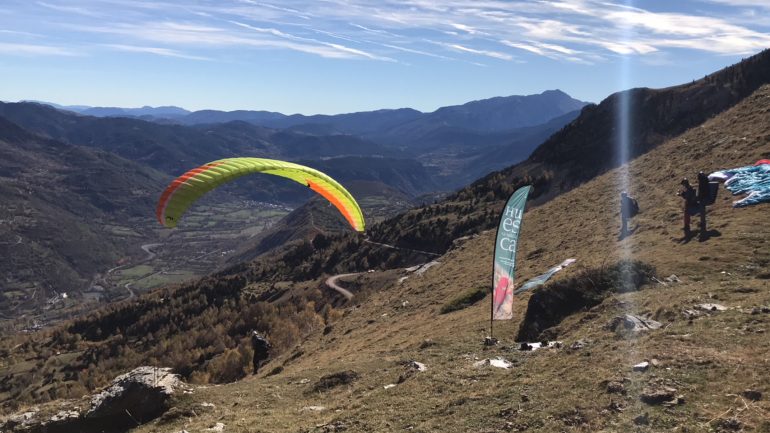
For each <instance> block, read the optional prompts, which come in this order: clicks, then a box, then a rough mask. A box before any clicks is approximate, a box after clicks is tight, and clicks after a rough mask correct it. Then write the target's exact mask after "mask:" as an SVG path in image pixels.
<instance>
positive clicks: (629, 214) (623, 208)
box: [620, 191, 639, 239]
mask: <svg viewBox="0 0 770 433" xmlns="http://www.w3.org/2000/svg"><path fill="white" fill-rule="evenodd" d="M638 212H639V205H638V204H637V203H636V200H634V199H633V198H632V197H631V196H629V195H628V193H627V192H625V191H623V192H621V193H620V239H623V238H625V237H626V236H628V235H629V231H628V220H629V218H633V217H634V216H635V215H636V214H637V213H638Z"/></svg>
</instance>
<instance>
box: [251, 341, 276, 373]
mask: <svg viewBox="0 0 770 433" xmlns="http://www.w3.org/2000/svg"><path fill="white" fill-rule="evenodd" d="M251 347H252V349H254V358H253V359H252V367H253V368H254V374H257V371H259V367H261V366H262V364H263V363H264V362H265V361H267V359H268V358H270V349H272V348H273V346H272V345H270V342H269V341H267V338H265V337H264V336H262V335H261V334H260V333H259V332H257V331H252V333H251Z"/></svg>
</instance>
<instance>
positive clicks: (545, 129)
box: [0, 90, 586, 199]
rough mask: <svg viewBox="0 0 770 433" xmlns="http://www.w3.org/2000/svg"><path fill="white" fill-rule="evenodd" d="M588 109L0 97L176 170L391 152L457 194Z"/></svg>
mask: <svg viewBox="0 0 770 433" xmlns="http://www.w3.org/2000/svg"><path fill="white" fill-rule="evenodd" d="M585 105H586V103H585V102H582V101H578V100H576V99H574V98H571V97H570V96H569V95H567V94H566V93H564V92H562V91H559V90H551V91H546V92H543V93H541V94H538V95H528V96H508V97H498V98H491V99H485V100H480V101H473V102H469V103H467V104H463V105H457V106H451V107H442V108H439V109H438V110H436V111H434V112H432V113H421V112H419V111H417V110H412V109H397V110H377V111H369V112H360V113H349V114H338V115H333V116H328V115H314V116H303V115H299V114H295V115H291V116H287V115H284V114H281V113H274V112H267V111H230V112H223V111H215V110H203V111H196V112H192V113H190V112H187V111H186V110H183V109H181V108H178V107H157V108H153V107H143V108H136V109H123V108H104V107H84V106H67V107H62V106H58V107H60V108H63V109H68V110H71V111H69V112H68V111H63V110H62V109H58V108H57V109H52V108H50V107H47V106H46V105H44V104H41V103H16V104H12V103H5V104H3V103H0V115H2V116H5V117H6V118H8V119H9V120H11V121H13V122H15V123H17V124H19V125H21V126H23V127H24V128H26V129H28V130H30V131H34V132H37V133H41V134H45V135H47V136H49V137H52V138H54V139H58V140H62V141H65V142H69V143H73V144H78V145H84V146H92V147H98V148H100V149H104V150H108V151H110V152H114V153H116V154H118V155H121V156H123V157H125V158H128V159H131V160H135V161H138V162H142V163H145V164H148V165H150V166H151V167H153V168H156V169H158V170H161V171H165V172H167V173H169V174H179V173H181V172H183V171H184V170H185V169H187V168H189V167H191V166H194V165H197V164H202V163H205V162H208V161H211V160H215V159H220V158H223V157H229V156H236V155H242V156H260V157H269V158H282V159H290V160H298V159H302V160H308V159H320V158H335V157H340V156H360V157H372V156H375V157H380V156H384V157H391V158H408V159H415V160H417V161H419V162H420V163H421V164H423V165H424V166H425V167H426V168H428V171H429V173H430V175H431V177H432V179H433V180H432V182H433V183H436V184H440V185H444V187H445V188H446V189H448V190H451V189H453V188H457V187H459V186H462V185H464V184H466V183H467V182H469V181H472V180H473V179H476V178H478V177H480V176H483V175H484V174H486V173H488V172H489V171H490V170H494V169H499V168H503V167H507V166H508V165H511V164H513V163H516V162H519V161H521V160H523V159H524V158H526V157H527V156H528V155H529V153H530V152H531V151H532V150H533V149H534V148H535V147H536V146H537V145H538V144H540V143H541V142H542V141H543V140H544V139H545V138H547V137H548V136H550V135H551V134H553V133H554V132H556V131H558V130H559V129H560V128H561V127H562V126H564V125H565V124H567V123H569V121H571V120H572V119H573V118H575V117H576V116H577V115H578V113H579V110H580V109H581V108H582V107H584V106H585ZM72 111H75V112H79V113H83V114H86V113H90V114H89V115H83V114H75V113H73V112H72ZM392 186H396V187H400V185H392ZM411 190H412V191H414V192H418V193H423V192H427V191H430V190H432V186H430V182H429V183H428V184H427V185H425V186H419V185H418V186H414V187H412V188H411ZM260 199H264V197H260Z"/></svg>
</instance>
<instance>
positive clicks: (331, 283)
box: [326, 272, 364, 301]
mask: <svg viewBox="0 0 770 433" xmlns="http://www.w3.org/2000/svg"><path fill="white" fill-rule="evenodd" d="M363 273H364V272H354V273H352V274H339V275H333V276H331V277H329V278H327V279H326V287H328V288H330V289H332V290H336V291H337V293H339V294H340V295H342V296H344V297H345V299H347V300H348V301H349V300H351V299H353V293H351V292H350V290H348V289H346V288H344V287H341V286H339V285H338V284H337V280H339V279H340V278H346V277H353V276H356V275H361V274H363Z"/></svg>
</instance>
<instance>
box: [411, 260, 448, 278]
mask: <svg viewBox="0 0 770 433" xmlns="http://www.w3.org/2000/svg"><path fill="white" fill-rule="evenodd" d="M438 264H441V262H439V261H438V260H434V261H432V262H428V263H426V264H424V265H422V266H420V269H418V270H417V271H415V273H414V274H415V275H419V276H422V274H424V273H425V271H427V270H428V269H430V268H432V267H434V266H436V265H438Z"/></svg>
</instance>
